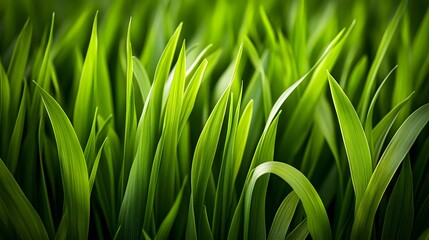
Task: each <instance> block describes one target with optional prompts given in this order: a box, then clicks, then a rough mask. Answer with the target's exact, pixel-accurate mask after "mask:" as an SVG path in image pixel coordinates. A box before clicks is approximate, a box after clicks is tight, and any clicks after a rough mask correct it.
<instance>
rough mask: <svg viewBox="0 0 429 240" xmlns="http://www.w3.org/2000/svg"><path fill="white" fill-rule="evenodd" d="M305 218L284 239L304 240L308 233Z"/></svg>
mask: <svg viewBox="0 0 429 240" xmlns="http://www.w3.org/2000/svg"><path fill="white" fill-rule="evenodd" d="M309 233H310V232H309V230H308V224H307V219H304V220H303V221H302V222H301V223H300V224H299V225H298V226H297V227H296V228H295V229H294V230H293V231H292V232H291V233H289V235H287V236H286V240H300V239H302V240H305V239H307V236H308V234H309Z"/></svg>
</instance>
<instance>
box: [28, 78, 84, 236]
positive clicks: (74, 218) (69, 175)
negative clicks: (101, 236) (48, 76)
mask: <svg viewBox="0 0 429 240" xmlns="http://www.w3.org/2000/svg"><path fill="white" fill-rule="evenodd" d="M36 86H37V87H38V89H39V92H40V94H41V96H42V100H43V103H44V105H45V108H46V111H47V112H48V115H49V118H50V120H51V124H52V128H53V130H54V135H55V140H56V142H57V147H58V155H59V159H60V169H61V178H62V183H63V189H64V206H65V209H66V211H67V210H68V212H69V214H68V216H67V220H66V222H67V223H66V224H67V236H68V237H71V238H79V239H85V238H87V237H88V229H89V207H90V206H89V201H90V194H89V193H90V192H89V181H88V170H87V167H86V162H85V157H84V154H83V152H82V149H81V147H80V143H79V140H78V138H77V135H76V133H75V131H74V129H73V127H72V125H71V123H70V120H69V119H68V118H67V115H66V114H65V113H64V111H63V110H62V109H61V107H60V105H59V104H58V103H57V102H56V101H55V100H54V99H53V98H52V97H51V96H50V95H49V94H48V93H47V92H46V91H45V90H44V89H42V88H41V87H40V86H39V85H37V84H36Z"/></svg>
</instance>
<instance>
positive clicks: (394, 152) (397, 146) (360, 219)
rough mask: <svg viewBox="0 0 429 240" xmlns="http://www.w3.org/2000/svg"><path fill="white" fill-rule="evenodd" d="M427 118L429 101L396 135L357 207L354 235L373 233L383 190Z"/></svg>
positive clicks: (363, 237) (356, 237)
mask: <svg viewBox="0 0 429 240" xmlns="http://www.w3.org/2000/svg"><path fill="white" fill-rule="evenodd" d="M428 121H429V104H425V105H423V106H422V107H420V108H419V109H417V110H416V111H414V112H413V113H412V114H411V115H410V116H409V117H408V118H407V119H406V120H405V122H404V123H403V124H402V125H401V127H399V129H398V131H397V132H396V133H395V135H394V136H393V138H392V140H391V141H390V143H389V145H388V146H387V147H386V150H385V151H384V153H383V155H382V156H381V158H380V161H379V162H378V164H377V166H376V168H375V170H374V173H373V174H372V176H371V180H370V181H369V183H368V186H367V188H366V191H365V194H364V196H363V197H362V201H361V203H360V204H359V206H358V208H357V211H356V214H355V220H354V223H353V228H352V233H351V239H367V238H369V237H370V235H371V230H372V225H373V222H374V217H375V213H376V211H377V208H378V205H379V204H380V201H381V199H382V197H383V194H384V192H385V191H386V188H387V186H388V185H389V183H390V181H391V179H392V178H393V175H394V174H395V172H396V170H397V169H398V167H399V165H400V164H401V163H402V160H403V159H404V157H405V155H406V154H407V153H408V151H409V150H410V148H411V146H412V145H413V143H414V141H415V140H416V138H417V136H418V135H419V134H420V132H421V130H422V129H423V127H424V126H425V125H426V123H427V122H428Z"/></svg>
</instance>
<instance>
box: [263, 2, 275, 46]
mask: <svg viewBox="0 0 429 240" xmlns="http://www.w3.org/2000/svg"><path fill="white" fill-rule="evenodd" d="M259 14H260V15H261V20H262V24H263V26H264V29H265V32H266V34H267V38H268V43H269V47H270V48H275V47H276V46H277V41H276V35H275V33H274V29H273V26H272V25H271V23H270V20H269V19H268V17H267V14H266V13H265V10H264V7H263V6H262V5H261V6H259Z"/></svg>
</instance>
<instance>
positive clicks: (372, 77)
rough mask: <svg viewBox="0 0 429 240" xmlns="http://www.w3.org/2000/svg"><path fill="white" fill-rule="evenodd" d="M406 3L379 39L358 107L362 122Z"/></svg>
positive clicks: (402, 4) (404, 1)
mask: <svg viewBox="0 0 429 240" xmlns="http://www.w3.org/2000/svg"><path fill="white" fill-rule="evenodd" d="M406 2H407V1H406V0H403V1H401V4H400V5H399V7H398V9H397V10H396V13H395V16H393V19H392V20H391V21H390V23H389V25H388V26H387V28H386V31H385V32H384V34H383V38H382V39H381V42H380V45H379V47H378V49H377V53H376V55H375V58H374V61H373V62H372V64H371V68H370V69H369V73H368V76H367V78H366V82H365V86H364V89H363V91H362V95H361V98H360V101H359V106H358V111H359V115H360V119H361V120H362V121H363V120H364V118H365V116H366V113H367V109H368V105H369V103H370V100H371V95H372V93H373V91H374V87H375V83H376V77H377V73H378V70H379V68H380V65H381V62H382V61H383V58H384V56H385V55H386V52H387V49H388V48H389V45H390V42H391V41H392V38H393V36H394V34H395V31H396V28H397V27H398V25H399V21H400V20H401V18H402V15H403V13H404V11H405V8H406V5H407V3H406Z"/></svg>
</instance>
